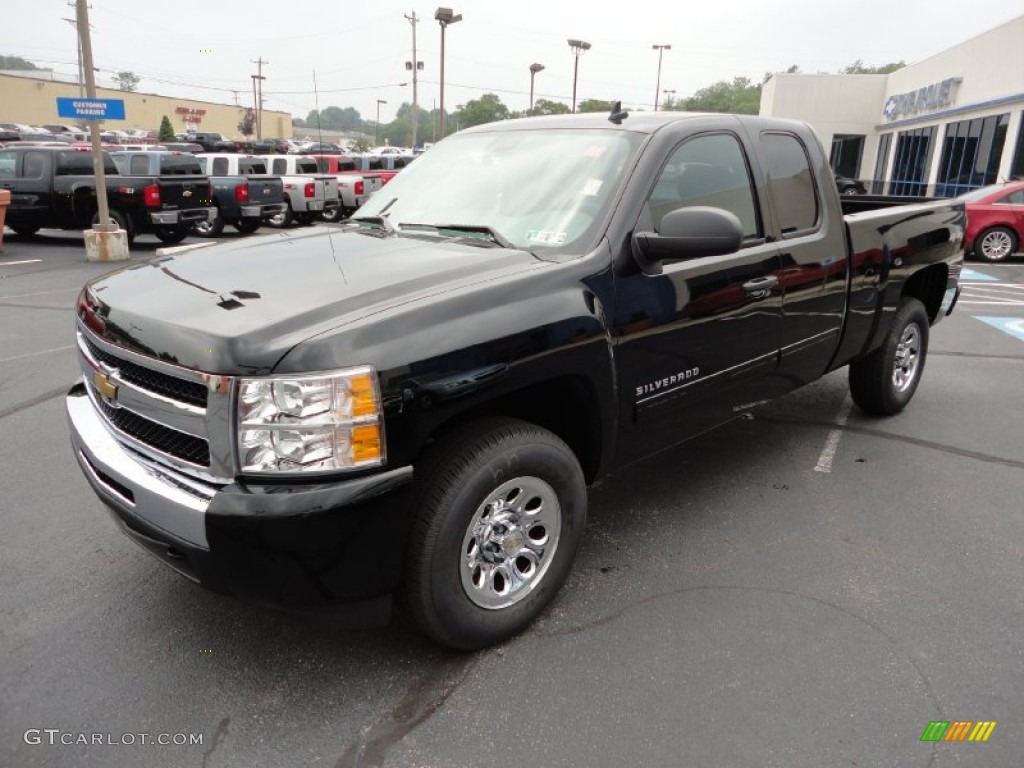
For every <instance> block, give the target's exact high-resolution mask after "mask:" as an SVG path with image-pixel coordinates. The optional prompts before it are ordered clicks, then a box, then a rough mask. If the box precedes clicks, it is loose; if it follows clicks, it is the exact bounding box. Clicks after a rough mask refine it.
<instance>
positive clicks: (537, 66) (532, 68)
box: [530, 64, 544, 112]
mask: <svg viewBox="0 0 1024 768" xmlns="http://www.w3.org/2000/svg"><path fill="white" fill-rule="evenodd" d="M543 69H544V65H543V64H531V65H530V111H531V112H533V78H534V77H535V76H536V75H537V73H538V72H540V71H542V70H543Z"/></svg>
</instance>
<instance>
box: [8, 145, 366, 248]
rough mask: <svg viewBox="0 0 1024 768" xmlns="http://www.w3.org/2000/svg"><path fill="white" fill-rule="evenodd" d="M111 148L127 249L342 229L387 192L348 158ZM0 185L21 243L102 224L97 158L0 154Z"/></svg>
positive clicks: (29, 148) (65, 148)
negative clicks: (145, 239)
mask: <svg viewBox="0 0 1024 768" xmlns="http://www.w3.org/2000/svg"><path fill="white" fill-rule="evenodd" d="M108 146H110V147H112V149H111V150H109V151H105V152H104V169H105V173H106V174H107V175H108V177H109V178H107V180H106V188H107V198H108V201H109V203H110V216H111V219H112V220H113V221H114V223H116V224H117V225H118V226H119V227H120V228H121V229H124V230H126V231H127V233H128V239H129V242H131V241H132V240H133V239H134V238H135V236H136V235H138V234H143V233H149V234H154V235H156V236H157V237H158V238H159V239H160V240H162V241H163V242H166V243H175V242H180V241H181V240H183V239H184V238H185V237H186V236H187V235H188V234H190V233H193V234H196V235H200V236H203V237H216V236H218V235H220V234H222V233H223V231H224V227H225V226H226V225H231V226H232V227H234V228H235V229H236V230H237V231H239V232H241V233H250V232H255V231H256V230H257V229H258V228H259V227H260V226H263V225H268V226H273V227H289V226H291V225H293V224H299V225H309V224H312V223H313V222H315V221H318V220H323V221H337V220H340V219H341V218H343V217H346V216H348V215H350V214H351V213H352V212H353V211H355V210H356V209H357V208H359V207H360V206H362V205H363V204H364V203H365V202H366V201H367V200H369V198H370V197H371V196H372V195H373V193H375V192H376V191H377V190H379V189H380V188H381V187H382V186H383V184H384V179H383V178H382V174H381V173H363V172H361V171H360V170H358V168H357V165H356V163H355V162H354V161H353V160H352V159H350V158H348V157H343V156H340V155H308V156H307V155H274V156H266V155H250V154H243V153H238V152H199V153H193V152H185V151H175V150H171V149H164V148H161V149H154V148H152V147H150V146H147V145H133V146H131V147H128V146H124V147H118V146H117V145H108ZM165 146H167V145H165ZM0 186H2V187H5V188H8V189H10V190H11V193H12V196H11V205H10V208H9V209H8V213H7V223H8V226H10V227H11V228H12V229H13V230H14V231H15V232H17V233H18V234H19V235H23V236H31V235H34V234H35V233H36V232H37V231H38V230H40V229H44V228H55V229H65V230H76V229H78V230H81V229H86V228H88V227H90V226H92V225H93V224H95V223H96V222H97V221H98V216H97V214H96V179H95V177H94V176H93V168H92V158H91V155H90V154H89V153H88V152H85V151H80V150H78V149H75V148H73V147H72V146H71V145H58V146H53V147H45V146H35V145H33V144H27V143H19V144H18V145H15V146H10V147H6V148H0Z"/></svg>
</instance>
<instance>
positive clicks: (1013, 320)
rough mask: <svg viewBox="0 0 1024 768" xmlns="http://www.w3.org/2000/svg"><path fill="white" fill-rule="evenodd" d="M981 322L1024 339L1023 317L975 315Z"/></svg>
mask: <svg viewBox="0 0 1024 768" xmlns="http://www.w3.org/2000/svg"><path fill="white" fill-rule="evenodd" d="M975 317H977V318H978V319H979V320H981V321H982V322H983V323H988V324H989V325H991V326H992V327H993V328H998V329H999V330H1000V331H1002V332H1003V333H1008V334H1010V335H1011V336H1015V337H1016V338H1018V339H1020V340H1021V341H1024V317H982V316H980V315H975Z"/></svg>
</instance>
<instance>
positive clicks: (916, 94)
mask: <svg viewBox="0 0 1024 768" xmlns="http://www.w3.org/2000/svg"><path fill="white" fill-rule="evenodd" d="M962 80H963V78H960V77H947V78H946V79H945V80H943V81H942V82H941V83H933V84H932V85H928V86H925V87H924V88H918V89H917V90H916V91H910V92H909V93H900V94H897V95H895V96H890V97H889V98H888V99H887V100H886V102H885V108H884V109H883V110H882V116H883V117H884V118H885V119H886V120H897V119H899V118H901V117H908V116H910V115H917V114H920V113H922V112H934V111H935V110H937V109H942V107H948V106H951V105H952V104H953V103H954V102H955V101H956V90H957V87H958V86H959V85H960V83H961V81H962Z"/></svg>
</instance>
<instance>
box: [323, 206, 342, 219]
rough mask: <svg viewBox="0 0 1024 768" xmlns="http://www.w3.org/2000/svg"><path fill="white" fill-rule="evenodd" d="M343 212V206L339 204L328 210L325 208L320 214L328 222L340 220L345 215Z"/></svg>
mask: <svg viewBox="0 0 1024 768" xmlns="http://www.w3.org/2000/svg"><path fill="white" fill-rule="evenodd" d="M343 213H344V212H343V211H342V210H341V206H340V205H339V206H338V207H337V208H330V209H328V210H325V211H324V212H323V213H322V214H320V218H321V219H323V220H324V221H326V222H328V223H332V222H335V221H340V220H341V218H342V216H343Z"/></svg>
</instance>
